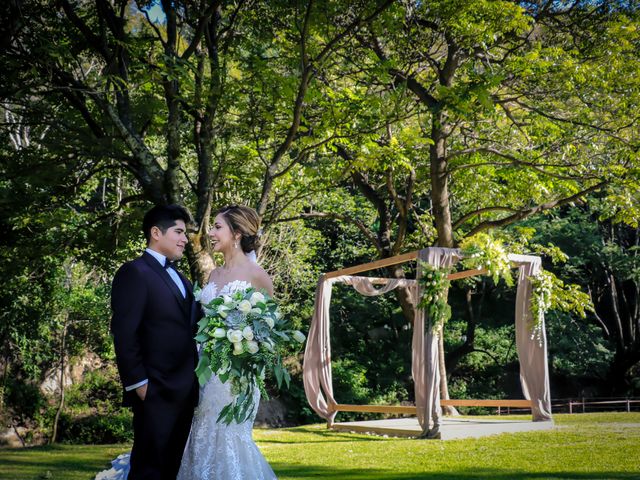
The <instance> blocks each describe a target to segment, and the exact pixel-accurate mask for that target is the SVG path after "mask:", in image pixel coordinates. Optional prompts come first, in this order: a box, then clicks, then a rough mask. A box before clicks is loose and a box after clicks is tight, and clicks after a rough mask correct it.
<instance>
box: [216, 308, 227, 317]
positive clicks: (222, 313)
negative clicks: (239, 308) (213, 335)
mask: <svg viewBox="0 0 640 480" xmlns="http://www.w3.org/2000/svg"><path fill="white" fill-rule="evenodd" d="M218 315H220V316H221V317H222V318H227V312H226V311H225V310H221V311H219V312H218Z"/></svg>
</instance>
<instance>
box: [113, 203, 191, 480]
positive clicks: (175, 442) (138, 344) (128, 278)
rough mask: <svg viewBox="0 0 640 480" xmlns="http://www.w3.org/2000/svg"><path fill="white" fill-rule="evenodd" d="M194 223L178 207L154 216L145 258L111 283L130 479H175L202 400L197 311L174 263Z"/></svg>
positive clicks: (147, 225) (147, 220)
mask: <svg viewBox="0 0 640 480" xmlns="http://www.w3.org/2000/svg"><path fill="white" fill-rule="evenodd" d="M190 220H191V216H190V215H189V212H188V211H187V210H186V209H185V208H184V207H182V206H180V205H169V206H156V207H153V208H152V209H151V210H149V211H148V212H147V214H146V215H145V216H144V220H143V223H142V229H143V231H144V236H145V237H146V239H147V248H146V250H145V252H144V253H143V254H142V256H141V257H140V258H138V259H136V260H133V261H131V262H127V263H125V264H124V265H123V266H122V267H121V268H120V269H119V270H118V272H117V273H116V276H115V278H114V279H113V286H112V290H111V307H112V310H113V318H112V320H111V331H112V333H113V341H114V345H115V351H116V361H117V364H118V371H119V373H120V379H121V380H122V384H123V386H124V390H125V392H124V402H123V403H124V404H125V405H127V406H131V407H132V409H133V433H134V440H133V449H132V451H131V462H130V464H131V471H130V473H129V477H128V478H129V479H130V480H134V479H135V480H138V479H149V480H156V479H158V480H164V479H167V480H169V479H171V480H175V478H176V475H177V473H178V469H179V468H180V461H181V459H182V452H183V450H184V446H185V444H186V442H187V437H188V436H189V429H190V426H191V419H192V417H193V410H194V407H195V405H196V404H197V401H198V384H197V381H196V377H195V374H194V369H195V367H196V363H197V351H196V344H195V340H194V336H195V333H196V330H195V326H196V321H197V317H198V312H199V309H198V308H197V303H196V302H195V301H194V298H193V293H192V286H191V283H190V282H189V281H188V280H187V279H186V278H185V277H184V276H183V275H182V274H181V273H180V272H178V271H177V270H176V269H175V267H174V266H173V263H172V262H174V261H176V260H180V258H182V255H183V253H184V249H185V246H186V245H187V242H188V240H187V236H186V225H187V224H188V223H189V222H190Z"/></svg>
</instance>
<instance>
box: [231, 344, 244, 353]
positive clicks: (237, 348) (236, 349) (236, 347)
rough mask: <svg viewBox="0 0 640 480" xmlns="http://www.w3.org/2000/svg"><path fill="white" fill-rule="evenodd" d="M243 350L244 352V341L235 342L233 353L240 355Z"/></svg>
mask: <svg viewBox="0 0 640 480" xmlns="http://www.w3.org/2000/svg"><path fill="white" fill-rule="evenodd" d="M242 352H244V349H243V348H242V343H241V342H233V354H234V355H240V354H241V353H242Z"/></svg>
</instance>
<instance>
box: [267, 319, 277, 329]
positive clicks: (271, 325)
mask: <svg viewBox="0 0 640 480" xmlns="http://www.w3.org/2000/svg"><path fill="white" fill-rule="evenodd" d="M264 321H265V322H267V325H269V328H273V326H274V325H275V324H276V323H275V322H274V321H273V318H271V317H265V319H264Z"/></svg>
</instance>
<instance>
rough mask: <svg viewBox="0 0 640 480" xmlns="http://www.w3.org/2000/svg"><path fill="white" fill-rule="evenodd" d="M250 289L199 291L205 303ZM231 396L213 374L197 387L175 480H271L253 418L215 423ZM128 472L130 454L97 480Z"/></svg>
mask: <svg viewBox="0 0 640 480" xmlns="http://www.w3.org/2000/svg"><path fill="white" fill-rule="evenodd" d="M250 286H251V284H250V283H248V282H245V281H240V280H236V281H234V282H231V283H228V284H226V285H224V286H223V287H222V289H220V291H218V287H217V286H216V285H215V284H214V283H208V284H207V285H206V286H205V287H204V289H203V290H202V296H201V299H200V302H201V303H202V304H205V305H206V304H207V303H209V302H210V301H211V300H213V299H214V298H216V297H218V296H221V295H229V294H231V293H233V292H236V291H238V290H245V289H247V288H249V287H250ZM232 399H233V394H232V393H231V387H230V385H229V384H228V383H222V382H221V381H220V379H219V378H218V377H217V376H216V375H212V376H211V379H210V380H209V381H208V382H207V384H206V385H204V386H203V387H200V401H199V403H198V407H197V408H196V410H195V412H194V416H193V422H192V423H191V433H190V434H189V440H188V441H187V446H186V447H185V450H184V454H183V456H182V464H181V465H180V471H179V472H178V478H177V480H214V479H216V480H270V479H275V478H276V476H275V474H274V473H273V470H272V469H271V467H270V466H269V464H268V463H267V461H266V460H265V458H264V456H263V455H262V453H260V450H259V449H258V446H257V445H256V444H255V443H254V441H253V439H252V437H251V433H252V429H253V422H254V420H255V416H256V410H257V409H256V410H254V413H253V415H252V416H251V418H249V419H247V421H246V422H243V423H240V424H237V423H231V424H230V425H225V424H224V423H217V421H216V420H217V419H218V415H219V414H220V412H221V411H222V408H223V407H224V406H225V405H227V404H228V403H231V401H232ZM254 402H255V405H258V403H259V402H260V391H259V390H258V389H256V390H255V394H254ZM128 473H129V454H123V455H120V456H119V457H118V458H116V459H115V460H114V461H113V462H112V468H111V469H110V470H105V471H104V472H100V473H99V474H98V476H96V480H126V478H127V475H128Z"/></svg>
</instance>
